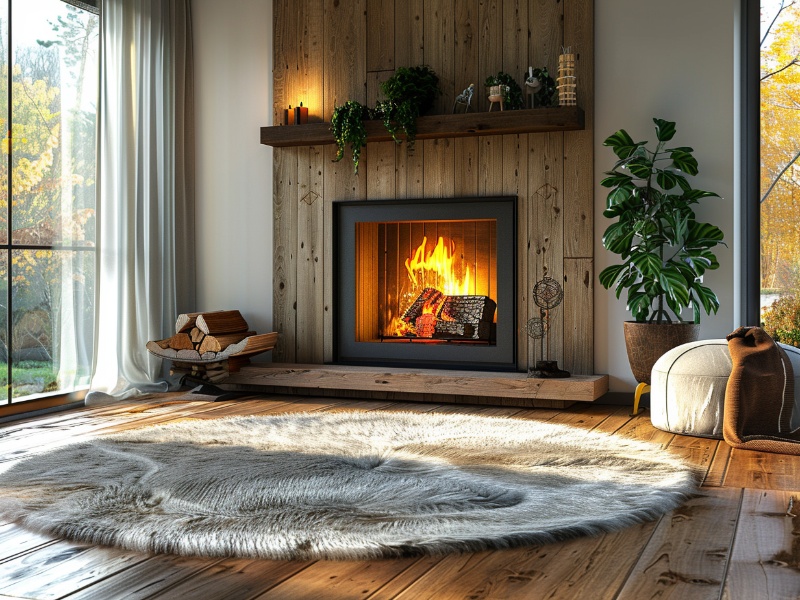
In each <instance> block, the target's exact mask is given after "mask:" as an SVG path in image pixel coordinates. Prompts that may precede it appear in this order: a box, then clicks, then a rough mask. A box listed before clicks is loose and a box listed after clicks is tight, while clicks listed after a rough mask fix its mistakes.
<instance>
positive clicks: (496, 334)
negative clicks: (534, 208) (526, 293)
mask: <svg viewBox="0 0 800 600" xmlns="http://www.w3.org/2000/svg"><path fill="white" fill-rule="evenodd" d="M333 232H334V243H333V249H334V256H333V265H334V278H335V282H336V283H335V289H334V298H335V302H334V315H333V316H334V362H337V363H340V364H369V365H385V366H409V367H423V368H425V367H427V368H451V369H458V368H462V369H484V370H516V362H517V361H516V330H517V326H516V323H515V319H516V306H515V303H516V292H515V279H516V265H515V257H516V254H517V249H516V198H508V197H499V198H454V199H446V200H442V199H437V200H435V201H433V200H430V199H428V200H424V199H423V200H388V201H381V200H378V201H366V202H336V203H334V224H333Z"/></svg>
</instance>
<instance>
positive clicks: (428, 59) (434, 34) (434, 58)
mask: <svg viewBox="0 0 800 600" xmlns="http://www.w3.org/2000/svg"><path fill="white" fill-rule="evenodd" d="M455 2H456V0H425V2H424V12H423V19H424V21H423V40H424V61H425V64H426V65H428V66H429V67H430V68H431V69H433V70H434V71H435V72H436V74H437V75H438V76H439V89H440V90H441V91H442V95H441V96H440V97H439V98H438V99H437V100H436V102H435V103H434V106H433V111H432V112H433V113H436V114H447V113H448V112H451V111H452V107H453V102H454V101H455V97H456V91H455V80H454V76H455V43H454V37H455V22H454V17H455ZM459 91H460V90H459Z"/></svg>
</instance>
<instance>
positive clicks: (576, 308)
mask: <svg viewBox="0 0 800 600" xmlns="http://www.w3.org/2000/svg"><path fill="white" fill-rule="evenodd" d="M563 285H564V298H565V300H564V303H563V304H562V306H561V309H562V310H563V314H564V333H563V335H562V339H563V340H580V339H582V338H583V342H582V343H575V342H573V343H569V344H567V343H565V344H564V367H563V368H564V369H566V370H567V371H570V372H571V373H594V350H593V348H592V344H593V339H592V337H591V336H589V337H584V333H583V332H585V331H593V330H594V316H593V315H594V311H593V310H592V308H593V304H594V261H593V260H592V259H591V258H565V259H564V284H563Z"/></svg>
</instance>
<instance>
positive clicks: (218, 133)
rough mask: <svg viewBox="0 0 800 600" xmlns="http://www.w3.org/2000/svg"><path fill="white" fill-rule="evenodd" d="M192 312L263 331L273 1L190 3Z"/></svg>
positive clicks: (268, 294) (267, 290)
mask: <svg viewBox="0 0 800 600" xmlns="http://www.w3.org/2000/svg"><path fill="white" fill-rule="evenodd" d="M192 23H193V28H194V31H193V34H194V57H195V98H196V113H197V120H196V127H197V219H196V228H197V274H198V275H197V278H198V281H197V289H198V298H197V309H198V310H216V309H230V308H237V309H239V310H240V311H241V312H242V315H243V316H244V318H245V319H246V320H247V322H248V324H249V325H250V327H251V329H254V330H256V331H258V332H259V333H266V332H268V331H271V330H272V149H271V148H270V147H268V146H264V145H262V144H261V143H260V142H259V129H260V127H262V126H265V125H271V124H272V123H271V120H272V0H225V1H224V2H220V1H219V0H192Z"/></svg>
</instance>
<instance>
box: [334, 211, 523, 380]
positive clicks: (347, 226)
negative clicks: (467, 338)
mask: <svg viewBox="0 0 800 600" xmlns="http://www.w3.org/2000/svg"><path fill="white" fill-rule="evenodd" d="M460 219H464V220H471V219H497V257H498V260H497V288H498V292H497V296H498V297H497V298H496V300H497V335H496V343H495V344H494V345H488V344H487V345H480V344H475V345H471V344H406V343H385V342H380V341H375V342H357V341H356V340H355V303H356V299H355V296H356V292H355V268H352V269H349V270H348V269H343V268H342V266H343V264H344V261H345V260H347V258H346V257H347V256H351V257H354V255H355V224H356V223H357V222H367V221H368V222H384V221H435V220H442V221H448V220H450V221H452V220H460ZM332 225H333V236H334V238H333V278H334V279H333V299H334V302H333V307H332V309H333V362H334V363H336V364H346V365H372V366H387V367H413V368H429V369H443V368H446V369H471V370H486V371H516V370H517V329H518V328H517V325H516V315H517V298H516V289H517V286H516V278H517V198H516V196H497V197H484V198H437V199H435V200H433V199H430V198H428V199H397V200H367V201H337V202H334V203H333V224H332ZM500 257H502V260H500ZM350 262H351V263H353V266H354V258H353V259H350ZM411 346H413V349H412V348H410V347H411Z"/></svg>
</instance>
